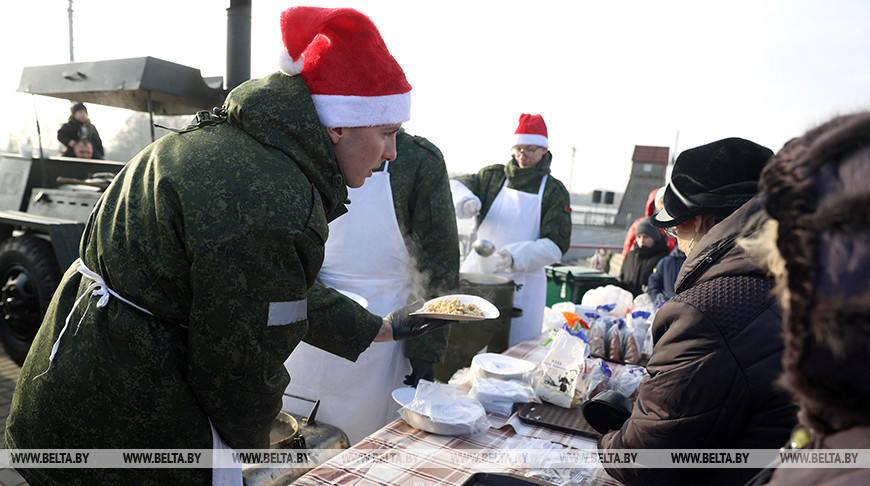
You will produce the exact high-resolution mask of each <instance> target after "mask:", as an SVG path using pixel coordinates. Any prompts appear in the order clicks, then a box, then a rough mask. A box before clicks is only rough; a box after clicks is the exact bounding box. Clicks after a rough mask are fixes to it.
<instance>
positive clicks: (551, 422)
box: [517, 403, 601, 440]
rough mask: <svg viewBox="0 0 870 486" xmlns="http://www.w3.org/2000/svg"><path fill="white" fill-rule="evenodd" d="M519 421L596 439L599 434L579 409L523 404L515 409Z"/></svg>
mask: <svg viewBox="0 0 870 486" xmlns="http://www.w3.org/2000/svg"><path fill="white" fill-rule="evenodd" d="M517 417H519V418H520V421H522V422H523V423H527V424H530V425H536V426H540V427H546V428H548V429H553V430H558V431H560V432H568V433H569V434H576V435H582V436H584V437H589V438H591V439H596V440H597V439H598V438H599V437H601V434H599V433H598V432H596V431H595V429H593V428H592V426H591V425H589V423H588V422H586V419H585V418H583V412H582V411H581V410H580V409H579V408H563V407H559V406H556V405H553V404H550V403H523V404H522V405H520V406H519V408H517Z"/></svg>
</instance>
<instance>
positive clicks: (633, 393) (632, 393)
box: [611, 366, 649, 402]
mask: <svg viewBox="0 0 870 486" xmlns="http://www.w3.org/2000/svg"><path fill="white" fill-rule="evenodd" d="M645 376H649V373H648V372H647V371H646V369H644V368H642V367H640V366H638V367H629V366H620V367H618V368H617V369H616V371H614V372H613V377H612V379H611V382H612V385H611V387H612V389H613V390H614V391H618V392H619V393H621V394H623V395H625V396H627V397H628V399H629V400H631V401H632V402H633V401H634V400H635V399H636V398H637V389H638V387H639V386H640V382H641V381H643V378H644V377H645Z"/></svg>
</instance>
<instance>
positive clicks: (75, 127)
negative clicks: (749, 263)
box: [57, 118, 105, 159]
mask: <svg viewBox="0 0 870 486" xmlns="http://www.w3.org/2000/svg"><path fill="white" fill-rule="evenodd" d="M85 126H87V130H82V128H84V127H85ZM83 138H86V139H88V140H90V141H91V145H93V147H94V156H93V157H92V158H94V159H102V158H103V155H104V154H105V152H104V151H103V140H102V139H101V138H100V132H98V131H97V127H95V126H93V125H91V123H90V122H88V123H82V122H80V121H78V120H76V119H75V118H73V119H71V120H70V121H68V122H66V123H64V124H63V125H61V127H60V129H59V130H58V131H57V139H58V141H59V142H60V143H62V144H63V147H64V151H63V153H61V155H62V156H64V157H75V156H76V155H75V152H74V151H73V148H72V147H70V146H69V143H70V142H71V141H73V140H79V139H83Z"/></svg>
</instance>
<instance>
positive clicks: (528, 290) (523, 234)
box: [448, 114, 571, 366]
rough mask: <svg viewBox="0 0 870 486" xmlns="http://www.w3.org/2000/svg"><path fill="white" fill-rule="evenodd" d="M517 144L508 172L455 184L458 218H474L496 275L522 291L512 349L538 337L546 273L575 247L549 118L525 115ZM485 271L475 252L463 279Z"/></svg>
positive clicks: (490, 171)
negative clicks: (555, 172) (553, 167)
mask: <svg viewBox="0 0 870 486" xmlns="http://www.w3.org/2000/svg"><path fill="white" fill-rule="evenodd" d="M513 142H514V143H513V147H512V148H511V159H510V161H508V163H507V164H495V165H490V166H488V167H484V168H483V169H481V170H480V171H479V172H477V173H476V174H470V175H466V176H463V177H458V178H456V179H455V180H453V181H451V190H452V191H453V200H454V205H455V208H456V214H457V216H458V217H460V218H470V217H476V218H477V221H476V223H477V238H479V239H485V240H488V241H490V242H492V243H493V244H494V245H495V246H496V248H498V252H497V256H496V258H497V259H498V262H497V264H496V265H494V267H495V268H494V270H495V273H496V274H498V275H502V276H505V277H507V278H509V279H510V280H513V281H514V283H515V284H516V285H517V291H516V293H515V294H514V307H518V308H520V309H522V316H520V317H515V318H513V319H512V320H511V325H510V337H509V339H508V341H507V346H513V345H514V344H516V343H519V342H521V341H525V340H526V339H529V338H532V337H535V336H537V335H538V334H540V333H541V328H542V324H543V319H544V307H545V306H546V291H547V277H546V274H545V273H544V266H546V265H550V264H553V263H556V262H558V261H559V260H561V258H562V256H563V255H564V254H565V253H566V252H567V251H568V249H569V247H570V245H571V201H570V197H569V195H568V190H567V189H565V186H564V184H562V183H561V182H560V181H559V180H558V179H556V178H555V177H553V176H552V175H551V174H550V164H551V163H552V161H553V155H552V154H551V153H550V151H549V150H548V147H549V139H548V137H547V125H546V124H545V123H544V118H543V117H542V116H541V115H531V114H522V115H520V119H519V125H518V126H517V129H516V131H515V133H514V137H513ZM481 264H483V266H484V267H486V263H485V262H481V260H480V259H479V258H478V257H477V255H476V253H475V252H471V253H470V254H469V255H468V257H467V258H466V259H465V261H464V262H463V263H462V266H461V267H460V272H471V273H476V272H481V271H486V270H487V268H481V266H480V265H481ZM457 330H458V328H457V327H454V328H452V331H451V334H455V336H451V339H450V341H451V343H453V342H454V341H456V342H457V343H458V342H459V340H461V339H462V338H461V337H460V336H459V334H460V333H459V332H456V331H457ZM477 344H478V343H474V345H475V346H476V345H477ZM487 344H488V343H482V344H481V346H480V347H481V348H482V347H483V346H485V345H487ZM450 347H451V344H448V353H449V349H450ZM501 347H503V346H499V348H501ZM479 349H480V348H478V349H477V350H474V352H476V351H478V350H479ZM472 355H473V353H472ZM468 358H469V359H470V358H471V357H470V356H469V357H468ZM465 366H467V364H465Z"/></svg>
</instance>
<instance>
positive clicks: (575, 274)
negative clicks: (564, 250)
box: [544, 265, 622, 307]
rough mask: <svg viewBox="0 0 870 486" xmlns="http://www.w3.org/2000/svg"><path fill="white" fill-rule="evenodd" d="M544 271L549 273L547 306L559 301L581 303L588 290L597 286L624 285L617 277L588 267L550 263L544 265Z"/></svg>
mask: <svg viewBox="0 0 870 486" xmlns="http://www.w3.org/2000/svg"><path fill="white" fill-rule="evenodd" d="M544 271H545V272H546V274H547V307H552V306H553V304H558V303H559V302H573V303H575V304H579V303H580V302H581V301H582V300H583V295H584V294H586V291H588V290H591V289H594V288H597V287H603V286H605V285H616V286H619V287H622V282H620V281H619V279H617V278H616V277H614V276H612V275H608V274H606V273H601V272H600V271H598V270H593V269H591V268H588V267H578V266H570V265H558V266H557V265H550V266H546V267H544Z"/></svg>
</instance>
